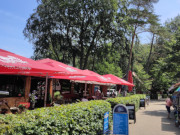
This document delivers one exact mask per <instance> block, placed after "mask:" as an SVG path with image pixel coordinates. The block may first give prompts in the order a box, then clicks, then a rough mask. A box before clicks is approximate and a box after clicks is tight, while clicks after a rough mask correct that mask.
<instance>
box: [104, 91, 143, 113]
mask: <svg viewBox="0 0 180 135" xmlns="http://www.w3.org/2000/svg"><path fill="white" fill-rule="evenodd" d="M145 98H146V95H145V94H136V95H132V96H129V97H116V98H108V99H107V100H106V101H108V102H109V103H110V104H111V107H112V108H114V106H115V105H117V104H124V105H126V104H135V107H136V111H138V109H139V102H140V99H145Z"/></svg>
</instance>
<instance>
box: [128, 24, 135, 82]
mask: <svg viewBox="0 0 180 135" xmlns="http://www.w3.org/2000/svg"><path fill="white" fill-rule="evenodd" d="M136 28H137V27H136V26H135V28H134V32H133V35H132V42H131V49H130V54H129V63H128V68H127V76H126V79H127V80H128V72H129V69H130V66H131V59H132V49H133V45H134V38H135V35H136Z"/></svg>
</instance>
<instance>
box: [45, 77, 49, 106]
mask: <svg viewBox="0 0 180 135" xmlns="http://www.w3.org/2000/svg"><path fill="white" fill-rule="evenodd" d="M47 86H48V74H47V75H46V87H45V95H44V107H46V101H47Z"/></svg>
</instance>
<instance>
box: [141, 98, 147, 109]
mask: <svg viewBox="0 0 180 135" xmlns="http://www.w3.org/2000/svg"><path fill="white" fill-rule="evenodd" d="M139 107H144V108H145V107H146V104H145V99H140V105H139Z"/></svg>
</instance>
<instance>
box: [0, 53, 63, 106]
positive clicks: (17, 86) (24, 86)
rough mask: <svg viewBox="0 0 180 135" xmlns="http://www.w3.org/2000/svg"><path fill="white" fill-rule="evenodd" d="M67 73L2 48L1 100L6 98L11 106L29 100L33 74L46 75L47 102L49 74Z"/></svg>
mask: <svg viewBox="0 0 180 135" xmlns="http://www.w3.org/2000/svg"><path fill="white" fill-rule="evenodd" d="M66 74H67V73H66V72H64V70H60V69H58V71H57V70H55V69H54V68H52V67H51V66H48V65H45V64H42V63H39V62H37V61H34V60H32V59H29V58H25V57H22V56H19V55H17V54H14V53H11V52H8V51H5V50H2V49H0V79H1V83H0V91H1V94H0V101H4V100H6V101H7V102H8V104H9V106H10V107H12V106H18V104H19V102H28V101H29V93H30V89H31V80H32V77H31V76H36V77H44V78H41V79H43V81H45V82H46V84H45V90H44V91H45V92H44V94H45V96H44V97H45V99H44V103H46V97H47V82H48V76H49V75H66ZM45 77H46V79H45ZM4 93H5V94H4ZM0 109H1V107H0Z"/></svg>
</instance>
